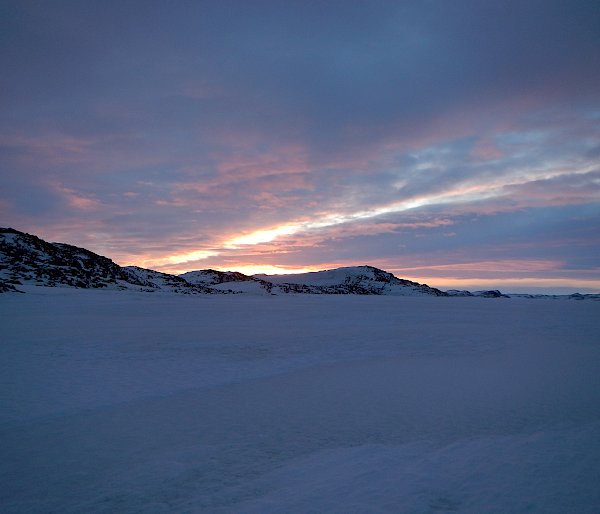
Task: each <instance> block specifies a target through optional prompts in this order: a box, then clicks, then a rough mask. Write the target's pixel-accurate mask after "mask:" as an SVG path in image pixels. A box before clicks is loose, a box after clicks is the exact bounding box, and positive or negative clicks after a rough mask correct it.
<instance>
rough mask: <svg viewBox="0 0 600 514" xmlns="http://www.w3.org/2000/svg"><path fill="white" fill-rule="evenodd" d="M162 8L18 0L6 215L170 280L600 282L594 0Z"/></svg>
mask: <svg viewBox="0 0 600 514" xmlns="http://www.w3.org/2000/svg"><path fill="white" fill-rule="evenodd" d="M150 4H151V5H150ZM150 4H148V3H146V2H139V1H137V0H134V1H132V2H127V4H126V5H123V4H122V3H116V2H107V3H103V4H102V6H99V5H94V4H92V3H87V2H81V3H77V2H76V3H72V2H62V1H58V2H52V3H51V4H50V3H48V4H45V3H41V4H40V3H37V4H36V3H30V2H17V1H9V2H8V3H7V4H6V8H5V9H4V13H3V17H2V21H1V22H0V23H2V33H3V35H4V36H5V37H4V40H3V43H2V48H1V50H2V52H1V53H0V56H1V57H0V58H1V59H2V62H3V65H4V69H6V70H8V71H9V73H7V74H6V77H4V82H5V92H4V93H3V99H2V105H3V117H2V119H1V120H0V173H1V174H2V175H1V176H2V181H3V187H2V188H1V189H0V225H2V226H11V227H13V228H16V229H18V230H23V231H26V232H30V233H33V234H36V235H39V236H40V237H42V238H44V239H48V240H52V241H60V242H66V243H70V244H75V245H78V246H82V247H85V248H88V249H90V250H92V251H95V252H97V253H100V254H102V255H106V256H107V257H109V258H111V259H113V260H114V261H115V262H117V263H119V264H123V265H138V266H143V267H147V268H152V269H156V270H158V271H163V272H170V273H183V272H185V271H191V270H196V269H207V268H213V269H219V270H235V271H241V272H244V273H247V274H255V273H267V274H278V273H302V272H307V271H317V270H322V269H331V268H333V267H338V266H351V265H363V264H370V265H373V266H377V267H380V268H383V269H386V270H387V271H390V272H392V273H394V274H396V275H397V276H399V277H401V278H409V279H411V280H417V281H419V282H427V283H429V284H430V285H432V286H436V287H440V288H461V287H462V286H464V287H463V288H472V287H478V286H485V287H488V288H499V289H508V288H511V287H516V288H519V289H523V288H527V287H531V288H534V289H540V290H541V289H543V290H547V291H552V290H556V291H564V290H571V291H575V290H581V291H588V292H591V291H596V292H598V291H600V259H599V257H598V256H599V255H600V68H599V67H598V66H597V63H598V62H600V30H599V29H598V27H600V12H599V10H598V9H597V5H595V3H594V2H591V1H583V0H576V1H574V2H573V1H570V2H567V1H566V0H561V1H558V0H550V1H548V2H544V3H536V2H517V1H509V2H503V3H502V4H501V5H496V4H494V3H477V2H475V3H473V2H469V1H462V0H461V1H457V2H451V3H450V2H443V1H441V0H440V1H438V0H434V1H433V2H429V3H426V4H424V3H422V2H416V1H415V2H412V1H409V2H392V1H385V0H383V1H381V2H353V3H352V5H350V4H348V3H347V2H344V3H342V2H336V1H333V2H327V3H324V4H319V5H316V4H314V5H313V4H310V3H295V2H270V1H264V2H263V1H259V2H258V3H254V2H252V3H248V2H237V1H235V0H234V1H233V2H231V3H228V2H225V3H223V2H217V1H214V2H213V1H212V0H209V1H207V2H201V3H197V4H194V3H177V4H175V5H171V4H167V3H160V2H157V3H154V2H151V3H150ZM459 286H460V287H459Z"/></svg>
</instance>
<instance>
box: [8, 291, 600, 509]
mask: <svg viewBox="0 0 600 514" xmlns="http://www.w3.org/2000/svg"><path fill="white" fill-rule="evenodd" d="M0 319H1V324H2V327H1V331H0V416H1V418H0V451H1V454H0V511H2V512H3V513H27V512H35V513H48V512H60V513H124V514H127V513H134V512H136V513H139V512H144V513H162V512H176V513H186V512H189V513H192V512H210V513H213V512H215V513H219V512H244V513H245V512H255V513H265V512H302V513H304V512H340V513H351V512H400V513H440V512H463V513H466V512H468V513H481V512H497V513H507V512H534V513H597V512H599V511H600V487H599V486H598V484H600V302H595V301H581V302H577V301H569V300H544V299H537V300H531V299H525V298H511V299H507V298H500V299H485V298H447V297H426V296H424V297H391V296H366V297H365V296H352V295H350V296H324V295H320V296H312V295H291V296H284V297H281V296H277V297H275V296H241V295H233V296H219V295H209V296H188V295H175V294H168V293H136V292H117V291H102V290H77V289H61V288H54V289H45V288H31V289H30V290H29V292H28V293H27V294H22V295H20V294H16V293H13V294H4V295H0Z"/></svg>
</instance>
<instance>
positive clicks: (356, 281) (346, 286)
mask: <svg viewBox="0 0 600 514" xmlns="http://www.w3.org/2000/svg"><path fill="white" fill-rule="evenodd" d="M180 277H182V278H184V279H185V280H187V281H188V282H190V283H192V284H202V285H205V286H211V287H214V288H217V289H221V290H225V291H227V290H229V291H234V292H243V293H249V294H360V295H393V296H423V295H434V296H446V293H444V292H443V291H440V290H439V289H435V288H433V287H429V286H427V285H424V284H418V283H417V282H411V281H410V280H403V279H399V278H397V277H395V276H394V275H392V274H391V273H388V272H386V271H383V270H380V269H378V268H374V267H373V266H351V267H345V268H336V269H331V270H324V271H316V272H311V273H302V274H293V275H262V274H261V275H253V276H248V275H244V274H242V273H237V272H231V271H225V272H224V271H215V270H200V271H190V272H188V273H183V274H182V275H180Z"/></svg>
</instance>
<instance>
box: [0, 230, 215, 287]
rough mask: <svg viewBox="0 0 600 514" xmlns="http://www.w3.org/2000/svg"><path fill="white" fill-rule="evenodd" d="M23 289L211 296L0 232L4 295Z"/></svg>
mask: <svg viewBox="0 0 600 514" xmlns="http://www.w3.org/2000/svg"><path fill="white" fill-rule="evenodd" d="M22 285H37V286H45V287H77V288H82V289H90V288H105V289H134V290H143V291H172V292H177V293H211V292H214V291H213V290H212V289H210V288H207V287H204V286H201V285H192V284H190V283H188V282H187V281H185V280H183V279H181V278H179V277H176V276H174V275H167V274H165V273H159V272H156V271H152V270H146V269H143V268H138V267H134V266H132V267H121V266H119V265H118V264H116V263H115V262H113V261H112V260H110V259H108V258H107V257H103V256H101V255H98V254H95V253H93V252H90V251H89V250H86V249H85V248H79V247H77V246H72V245H68V244H63V243H49V242H47V241H44V240H43V239H40V238H39V237H36V236H34V235H31V234H26V233H24V232H20V231H18V230H14V229H11V228H0V292H6V291H15V290H17V291H18V290H19V286H22Z"/></svg>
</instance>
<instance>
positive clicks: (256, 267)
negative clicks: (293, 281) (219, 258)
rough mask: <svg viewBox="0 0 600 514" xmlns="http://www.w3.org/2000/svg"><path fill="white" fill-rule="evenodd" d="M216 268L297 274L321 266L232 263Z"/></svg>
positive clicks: (248, 271) (271, 273)
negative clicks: (301, 266) (300, 266)
mask: <svg viewBox="0 0 600 514" xmlns="http://www.w3.org/2000/svg"><path fill="white" fill-rule="evenodd" d="M216 269H217V270H220V271H233V270H234V271H239V272H240V273H243V274H244V275H258V274H264V275H295V274H298V273H308V272H310V271H319V270H320V268H286V267H283V266H272V265H270V264H245V265H241V266H237V265H235V264H231V265H228V266H226V267H218V268H216Z"/></svg>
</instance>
